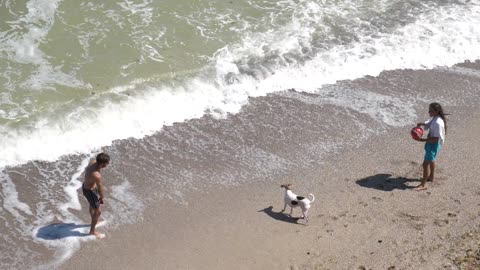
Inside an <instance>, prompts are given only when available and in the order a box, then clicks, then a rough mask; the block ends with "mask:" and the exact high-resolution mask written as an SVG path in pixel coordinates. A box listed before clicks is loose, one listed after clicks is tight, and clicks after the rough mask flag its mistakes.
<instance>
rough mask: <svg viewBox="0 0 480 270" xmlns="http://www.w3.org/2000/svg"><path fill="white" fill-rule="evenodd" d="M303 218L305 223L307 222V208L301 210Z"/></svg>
mask: <svg viewBox="0 0 480 270" xmlns="http://www.w3.org/2000/svg"><path fill="white" fill-rule="evenodd" d="M303 218H304V219H305V224H307V223H308V209H306V210H305V211H303Z"/></svg>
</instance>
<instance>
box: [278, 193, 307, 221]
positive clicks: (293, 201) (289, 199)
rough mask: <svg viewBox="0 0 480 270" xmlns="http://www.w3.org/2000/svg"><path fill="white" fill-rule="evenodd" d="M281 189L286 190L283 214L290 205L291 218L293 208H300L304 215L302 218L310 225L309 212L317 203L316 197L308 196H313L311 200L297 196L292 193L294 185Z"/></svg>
mask: <svg viewBox="0 0 480 270" xmlns="http://www.w3.org/2000/svg"><path fill="white" fill-rule="evenodd" d="M280 187H282V188H284V189H285V197H284V200H285V205H284V206H283V210H282V212H284V211H285V209H286V208H287V204H288V205H290V216H292V212H293V208H294V207H297V206H300V208H301V209H302V213H303V216H302V218H304V219H305V223H308V210H309V209H310V206H311V204H312V203H313V202H314V201H315V196H313V194H312V193H310V194H308V196H312V199H311V200H309V199H308V198H305V197H302V196H297V194H295V193H293V192H292V184H286V185H281V186H280Z"/></svg>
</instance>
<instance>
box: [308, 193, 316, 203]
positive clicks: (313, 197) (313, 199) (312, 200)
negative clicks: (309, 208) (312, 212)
mask: <svg viewBox="0 0 480 270" xmlns="http://www.w3.org/2000/svg"><path fill="white" fill-rule="evenodd" d="M308 196H312V199H311V200H310V202H311V203H313V202H314V201H315V196H313V194H312V193H310V194H308Z"/></svg>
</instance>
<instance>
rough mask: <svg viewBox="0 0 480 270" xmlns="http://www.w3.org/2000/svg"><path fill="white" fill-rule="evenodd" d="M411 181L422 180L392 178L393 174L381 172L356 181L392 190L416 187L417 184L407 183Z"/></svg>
mask: <svg viewBox="0 0 480 270" xmlns="http://www.w3.org/2000/svg"><path fill="white" fill-rule="evenodd" d="M409 182H420V180H418V179H411V178H406V177H393V178H392V175H391V174H386V173H379V174H376V175H372V176H369V177H365V178H362V179H360V180H357V181H356V183H357V184H358V185H360V186H362V187H366V188H374V189H378V190H382V191H392V190H394V189H401V190H405V189H412V188H415V186H410V185H407V183H409Z"/></svg>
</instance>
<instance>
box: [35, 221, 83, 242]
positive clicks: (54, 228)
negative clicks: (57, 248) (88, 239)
mask: <svg viewBox="0 0 480 270" xmlns="http://www.w3.org/2000/svg"><path fill="white" fill-rule="evenodd" d="M86 227H90V224H78V225H77V224H75V223H53V224H50V225H47V226H43V227H41V228H40V229H39V230H38V232H37V237H38V238H41V239H45V240H58V239H63V238H67V237H84V236H90V234H88V233H83V232H81V231H80V230H79V229H81V228H86Z"/></svg>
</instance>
